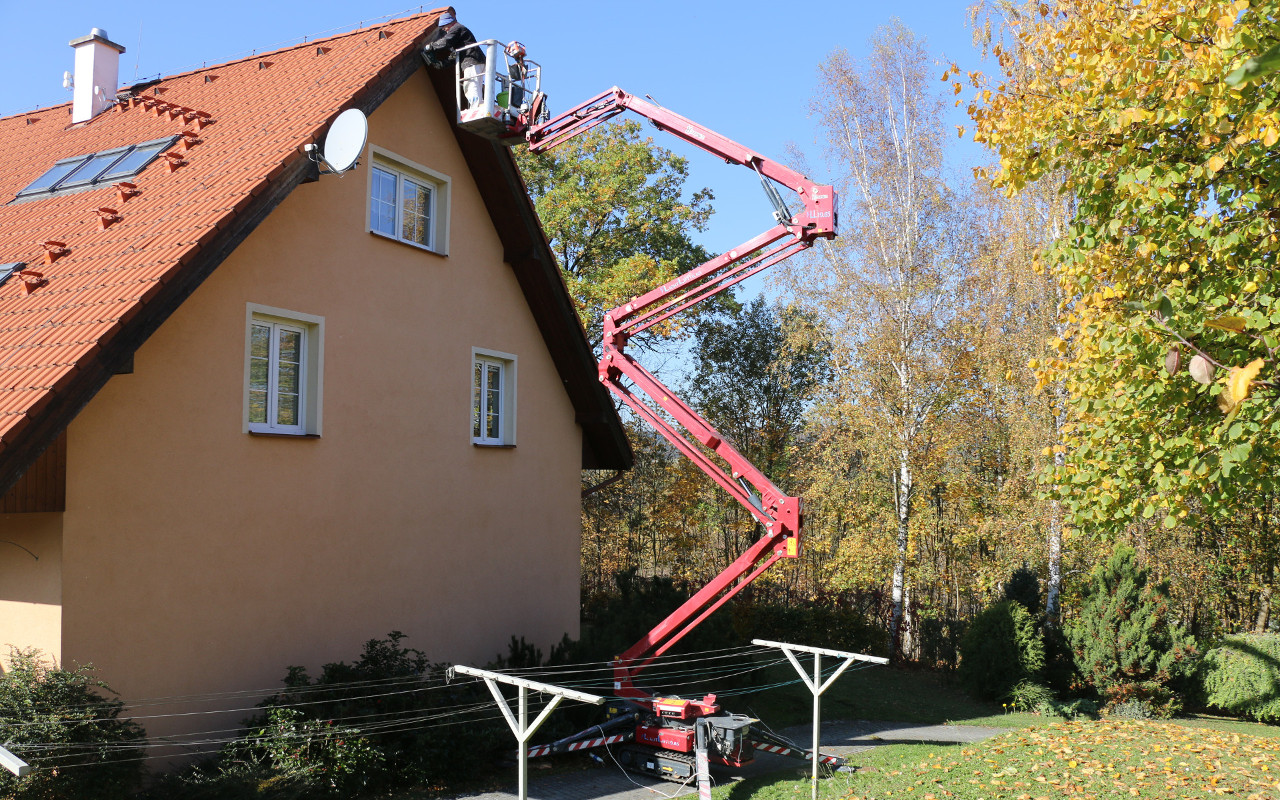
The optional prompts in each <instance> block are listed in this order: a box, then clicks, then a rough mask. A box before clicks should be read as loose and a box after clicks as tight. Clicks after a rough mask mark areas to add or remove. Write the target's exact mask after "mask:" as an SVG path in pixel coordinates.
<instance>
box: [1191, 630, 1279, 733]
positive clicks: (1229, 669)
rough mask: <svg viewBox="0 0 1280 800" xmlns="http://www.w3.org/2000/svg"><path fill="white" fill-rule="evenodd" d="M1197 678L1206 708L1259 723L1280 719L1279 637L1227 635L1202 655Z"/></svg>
mask: <svg viewBox="0 0 1280 800" xmlns="http://www.w3.org/2000/svg"><path fill="white" fill-rule="evenodd" d="M1199 678H1200V681H1201V684H1202V686H1203V687H1204V700H1205V702H1206V703H1207V704H1208V705H1210V706H1213V707H1214V708H1217V709H1220V710H1222V711H1224V712H1226V713H1228V714H1231V715H1234V716H1241V717H1248V718H1250V719H1255V720H1257V721H1259V722H1275V721H1276V720H1280V636H1278V635H1276V634H1274V633H1264V634H1246V635H1243V636H1228V637H1227V638H1225V639H1223V641H1222V643H1221V644H1219V645H1218V646H1217V647H1215V648H1213V649H1212V650H1210V651H1209V652H1208V653H1205V656H1204V661H1203V662H1201V664H1200V670H1199Z"/></svg>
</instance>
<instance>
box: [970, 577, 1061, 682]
mask: <svg viewBox="0 0 1280 800" xmlns="http://www.w3.org/2000/svg"><path fill="white" fill-rule="evenodd" d="M1043 668H1044V641H1043V640H1042V639H1041V637H1040V634H1039V631H1037V630H1036V623H1035V620H1034V619H1032V617H1031V614H1030V613H1028V612H1027V610H1026V609H1025V608H1023V607H1022V605H1021V604H1020V603H1017V602H1014V601H1012V600H1005V601H1003V602H1000V603H996V604H995V605H994V606H992V607H991V608H988V609H987V610H986V611H983V612H982V613H981V614H979V615H978V616H977V617H975V618H974V620H973V622H972V623H971V624H970V625H969V630H968V631H966V632H965V635H964V639H963V640H961V642H960V668H959V670H958V676H959V679H960V683H961V684H962V685H963V686H964V687H965V688H966V689H968V690H969V692H970V693H971V694H973V695H975V696H977V697H980V698H983V699H986V700H999V699H1001V698H1004V697H1007V696H1009V693H1010V692H1011V691H1012V690H1013V688H1014V687H1015V686H1017V685H1018V684H1019V683H1021V682H1022V681H1027V680H1030V681H1036V680H1038V678H1039V676H1040V672H1041V670H1042V669H1043Z"/></svg>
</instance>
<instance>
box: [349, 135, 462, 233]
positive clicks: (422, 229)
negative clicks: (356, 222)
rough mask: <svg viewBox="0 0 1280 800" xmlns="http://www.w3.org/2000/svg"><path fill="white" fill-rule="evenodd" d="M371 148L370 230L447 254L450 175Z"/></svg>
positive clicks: (378, 148)
mask: <svg viewBox="0 0 1280 800" xmlns="http://www.w3.org/2000/svg"><path fill="white" fill-rule="evenodd" d="M370 151H371V152H372V158H371V161H372V166H371V168H370V169H369V219H368V223H369V232H370V233H374V234H377V235H379V236H386V237H387V238H390V239H395V240H396V241H399V242H404V243H405V244H410V245H413V246H415V247H421V248H423V249H425V250H430V251H431V252H433V253H438V254H440V255H447V254H448V252H449V242H448V238H449V236H448V233H449V194H450V191H449V190H450V182H449V178H448V177H447V176H445V175H442V174H440V173H439V172H436V171H435V170H433V169H431V168H429V167H425V166H423V165H421V164H416V163H414V162H412V161H409V160H408V159H405V158H401V157H400V156H396V155H394V154H392V153H389V152H387V151H386V150H383V149H382V148H380V147H377V146H370Z"/></svg>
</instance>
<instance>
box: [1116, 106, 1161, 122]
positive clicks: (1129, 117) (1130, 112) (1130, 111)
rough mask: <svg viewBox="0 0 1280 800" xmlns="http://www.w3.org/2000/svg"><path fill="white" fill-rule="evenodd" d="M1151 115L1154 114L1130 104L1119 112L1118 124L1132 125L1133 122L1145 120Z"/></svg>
mask: <svg viewBox="0 0 1280 800" xmlns="http://www.w3.org/2000/svg"><path fill="white" fill-rule="evenodd" d="M1152 116H1154V115H1153V114H1152V113H1151V112H1150V111H1147V110H1146V109H1145V108H1138V107H1137V106H1132V107H1130V108H1126V109H1124V110H1123V111H1121V112H1120V124H1121V125H1132V124H1134V123H1135V122H1147V121H1148V120H1150V119H1151V118H1152Z"/></svg>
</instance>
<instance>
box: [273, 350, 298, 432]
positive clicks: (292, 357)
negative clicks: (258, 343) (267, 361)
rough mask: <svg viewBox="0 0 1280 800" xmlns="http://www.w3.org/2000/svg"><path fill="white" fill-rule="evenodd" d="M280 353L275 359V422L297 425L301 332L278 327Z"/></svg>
mask: <svg viewBox="0 0 1280 800" xmlns="http://www.w3.org/2000/svg"><path fill="white" fill-rule="evenodd" d="M278 330H279V342H280V355H279V356H278V358H277V359H276V362H277V363H276V403H277V405H276V424H277V425H299V424H301V423H299V421H298V410H299V397H300V394H301V392H300V389H299V385H298V376H299V374H300V371H301V369H302V332H301V331H295V330H289V329H288V328H278Z"/></svg>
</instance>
